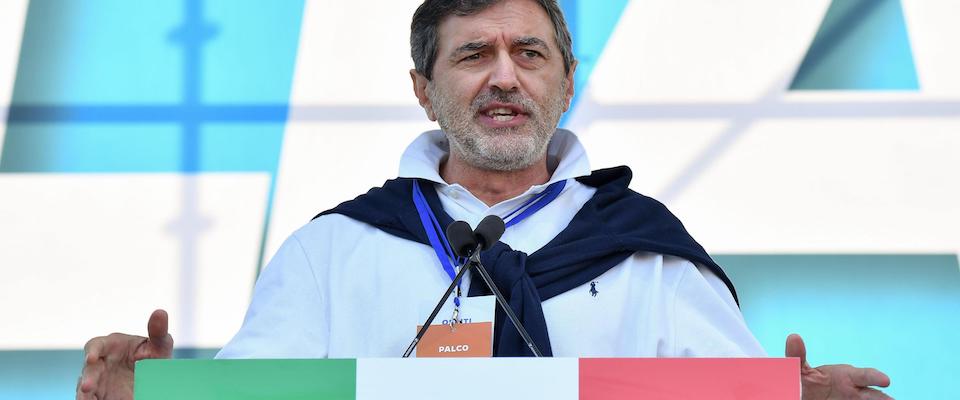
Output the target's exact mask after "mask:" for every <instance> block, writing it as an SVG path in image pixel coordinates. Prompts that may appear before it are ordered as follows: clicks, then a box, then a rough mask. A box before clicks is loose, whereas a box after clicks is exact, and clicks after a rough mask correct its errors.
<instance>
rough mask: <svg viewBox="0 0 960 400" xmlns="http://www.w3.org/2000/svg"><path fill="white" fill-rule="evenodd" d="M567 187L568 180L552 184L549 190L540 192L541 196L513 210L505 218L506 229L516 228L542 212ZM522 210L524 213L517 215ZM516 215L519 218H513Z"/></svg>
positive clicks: (548, 187)
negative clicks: (538, 212) (528, 218)
mask: <svg viewBox="0 0 960 400" xmlns="http://www.w3.org/2000/svg"><path fill="white" fill-rule="evenodd" d="M566 185H567V180H566V179H564V180H562V181H559V182H554V183H551V184H550V186H547V188H546V189H544V190H543V191H542V192H540V194H538V195H536V196H533V197H532V198H530V200H527V201H526V202H525V203H523V204H521V205H520V207H517V209H516V210H513V211H511V212H510V214H507V216H506V217H504V218H503V219H504V220H507V222H506V223H505V227H506V228H509V227H511V226H514V225H516V224H518V223H520V221H523V220H524V219H526V218H527V217H529V216H531V215H533V214H534V213H536V212H537V211H540V209H541V208H543V207H546V206H547V204H550V202H552V201H553V200H555V199H556V198H557V196H559V195H560V192H562V191H563V187H564V186H566ZM520 210H523V211H522V212H521V213H520V214H517V211H520ZM514 214H517V216H516V217H513V215H514ZM510 217H513V218H510Z"/></svg>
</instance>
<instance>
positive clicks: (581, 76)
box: [560, 0, 629, 126]
mask: <svg viewBox="0 0 960 400" xmlns="http://www.w3.org/2000/svg"><path fill="white" fill-rule="evenodd" d="M628 1H629V0H604V1H588V0H560V7H561V8H562V9H563V14H564V16H565V17H566V19H567V25H568V27H569V29H570V34H571V35H573V53H574V56H575V57H576V58H577V60H578V61H579V64H578V65H577V72H576V74H575V75H574V90H575V93H574V97H573V101H571V103H570V108H571V109H573V108H574V107H575V106H576V104H577V102H578V99H579V98H580V94H581V93H582V91H583V88H584V87H586V85H587V82H588V81H589V80H590V74H592V73H593V68H594V67H595V66H596V65H597V61H599V60H600V56H601V55H602V54H603V49H604V48H605V47H606V46H607V40H609V39H610V35H611V34H613V31H614V29H616V27H617V22H618V21H619V20H620V16H621V15H622V14H623V10H624V9H625V8H626V6H627V3H628ZM570 114H571V113H570V112H567V113H566V114H564V118H563V119H562V120H561V121H560V125H561V126H563V125H564V122H566V116H567V115H570Z"/></svg>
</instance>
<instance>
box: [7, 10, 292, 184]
mask: <svg viewBox="0 0 960 400" xmlns="http://www.w3.org/2000/svg"><path fill="white" fill-rule="evenodd" d="M302 12H303V1H302V0H301V1H286V2H279V3H276V4H273V3H270V4H268V3H260V2H234V1H229V0H206V1H202V0H187V1H160V0H155V1H144V2H129V1H124V0H95V1H93V2H84V3H83V4H82V5H81V4H79V3H77V4H74V3H72V2H71V3H62V2H59V1H54V0H34V1H31V2H30V5H29V9H28V13H27V21H26V26H25V31H24V38H23V45H22V49H21V55H20V60H19V65H18V69H17V77H16V83H15V86H14V94H13V100H12V106H11V109H10V113H9V115H8V131H7V133H6V137H5V144H4V146H3V154H2V156H0V173H2V172H61V173H62V172H67V173H71V172H186V173H194V172H206V171H238V172H251V171H254V172H267V173H270V174H271V175H273V174H275V172H276V168H277V165H278V162H279V153H280V150H279V149H280V145H281V143H282V138H283V130H284V126H285V123H286V119H287V118H286V117H287V108H288V105H287V102H288V98H289V94H290V89H291V86H292V81H293V69H294V63H295V60H296V52H297V47H298V43H299V35H300V21H301V18H302ZM250 122H255V124H250ZM211 124H213V125H215V126H210V125H211Z"/></svg>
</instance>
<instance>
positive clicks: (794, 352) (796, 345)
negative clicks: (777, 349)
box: [784, 333, 810, 368]
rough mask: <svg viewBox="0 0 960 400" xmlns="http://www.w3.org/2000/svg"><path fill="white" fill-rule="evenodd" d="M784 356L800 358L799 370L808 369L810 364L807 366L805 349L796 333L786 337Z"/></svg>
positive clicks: (801, 339)
mask: <svg viewBox="0 0 960 400" xmlns="http://www.w3.org/2000/svg"><path fill="white" fill-rule="evenodd" d="M784 356H786V357H798V358H800V368H810V364H807V347H806V346H805V345H804V344H803V338H801V337H800V335H798V334H796V333H791V334H790V336H787V346H786V350H785V351H784Z"/></svg>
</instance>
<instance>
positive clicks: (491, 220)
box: [454, 215, 507, 250]
mask: <svg viewBox="0 0 960 400" xmlns="http://www.w3.org/2000/svg"><path fill="white" fill-rule="evenodd" d="M454 223H456V222H454ZM506 229H507V227H506V225H504V223H503V220H502V219H500V217H498V216H496V215H488V216H486V217H484V218H483V220H482V221H480V223H479V224H477V229H476V230H475V231H473V234H474V235H475V236H476V238H477V242H478V243H479V244H480V250H487V249H489V248H490V247H493V245H494V244H495V243H497V241H498V240H500V237H501V236H503V231H504V230H506Z"/></svg>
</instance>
